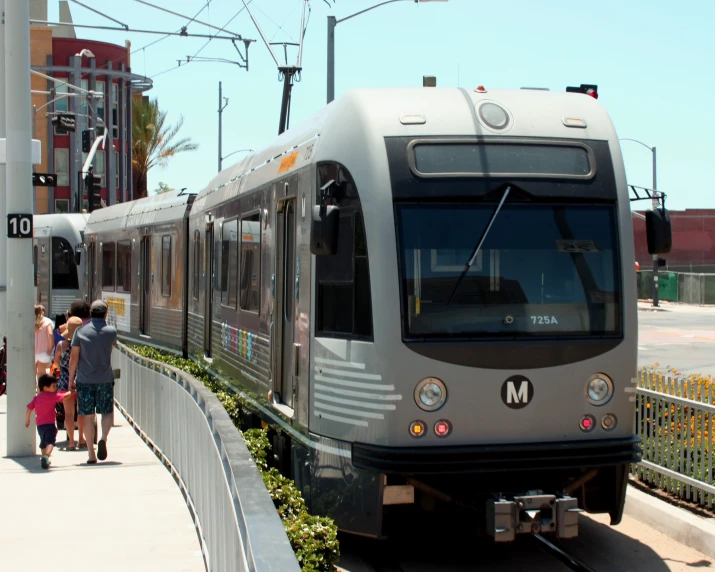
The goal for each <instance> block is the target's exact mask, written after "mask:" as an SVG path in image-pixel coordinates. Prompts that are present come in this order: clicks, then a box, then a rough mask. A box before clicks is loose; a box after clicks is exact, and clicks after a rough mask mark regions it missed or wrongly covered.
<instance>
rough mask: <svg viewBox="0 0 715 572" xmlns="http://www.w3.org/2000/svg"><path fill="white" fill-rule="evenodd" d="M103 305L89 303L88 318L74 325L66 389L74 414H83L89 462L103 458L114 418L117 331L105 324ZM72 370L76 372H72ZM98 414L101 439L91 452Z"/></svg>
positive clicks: (100, 301) (105, 312)
mask: <svg viewBox="0 0 715 572" xmlns="http://www.w3.org/2000/svg"><path fill="white" fill-rule="evenodd" d="M106 317H107V304H106V303H105V302H104V301H103V300H95V301H94V302H92V305H91V306H90V320H89V323H87V324H85V325H84V326H82V327H81V328H77V331H76V332H75V334H74V338H73V339H72V352H71V354H70V367H69V370H70V371H69V374H70V389H74V388H75V387H76V388H77V414H78V415H83V416H84V436H85V439H86V441H87V452H88V453H89V459H88V460H87V463H88V464H90V465H92V464H94V463H96V462H97V459H99V460H100V461H104V460H105V459H106V458H107V437H108V436H109V430H110V429H111V428H112V423H113V421H114V372H113V371H112V361H111V355H112V348H113V347H114V345H115V344H116V343H117V330H116V329H115V328H114V327H112V326H108V325H107V322H106V321H105V318H106ZM75 373H76V375H75ZM95 412H96V413H99V414H100V415H101V416H102V438H101V439H100V440H99V443H98V444H97V455H96V456H95V454H94V415H95Z"/></svg>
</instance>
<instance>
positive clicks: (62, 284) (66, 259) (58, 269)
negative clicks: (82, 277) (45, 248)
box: [52, 236, 79, 290]
mask: <svg viewBox="0 0 715 572" xmlns="http://www.w3.org/2000/svg"><path fill="white" fill-rule="evenodd" d="M52 288H53V289H55V290H78V289H79V276H78V275H77V265H76V264H75V262H74V249H73V248H72V246H71V245H70V243H69V242H68V241H67V240H66V239H64V238H60V237H57V236H53V237H52Z"/></svg>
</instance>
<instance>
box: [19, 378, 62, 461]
mask: <svg viewBox="0 0 715 572" xmlns="http://www.w3.org/2000/svg"><path fill="white" fill-rule="evenodd" d="M37 387H38V389H39V390H40V393H38V394H37V395H35V397H33V398H32V401H30V403H28V404H27V414H26V415H25V427H29V426H30V416H31V415H32V410H33V409H34V410H35V423H36V424H37V433H38V435H39V436H40V449H42V459H41V460H40V464H41V465H42V468H43V469H49V468H50V455H51V454H52V449H53V448H54V446H55V440H56V437H57V426H56V425H55V405H56V404H57V403H59V402H61V401H62V399H63V398H64V396H65V395H66V393H67V392H65V391H61V392H59V393H58V392H57V380H56V379H55V378H54V377H53V376H51V375H46V374H45V375H41V376H40V378H39V379H38V380H37Z"/></svg>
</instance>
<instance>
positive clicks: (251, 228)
mask: <svg viewBox="0 0 715 572" xmlns="http://www.w3.org/2000/svg"><path fill="white" fill-rule="evenodd" d="M260 275H261V217H260V215H259V214H258V213H256V214H252V215H249V216H246V217H243V218H242V219H241V309H242V310H248V311H249V312H258V308H259V306H260V285H259V282H260Z"/></svg>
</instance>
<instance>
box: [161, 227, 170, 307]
mask: <svg viewBox="0 0 715 572" xmlns="http://www.w3.org/2000/svg"><path fill="white" fill-rule="evenodd" d="M161 295H162V296H164V297H166V298H168V297H169V296H171V237H170V236H169V235H168V234H167V235H164V236H162V237H161Z"/></svg>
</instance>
